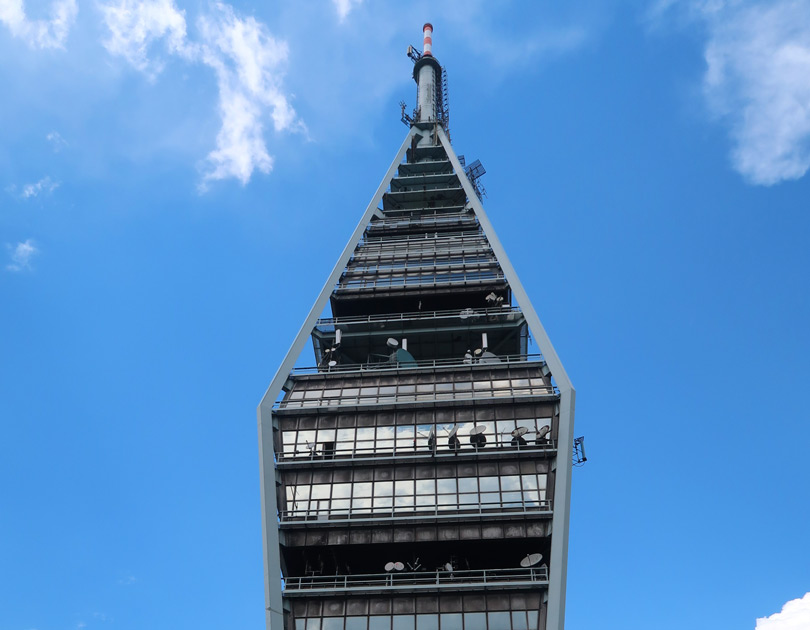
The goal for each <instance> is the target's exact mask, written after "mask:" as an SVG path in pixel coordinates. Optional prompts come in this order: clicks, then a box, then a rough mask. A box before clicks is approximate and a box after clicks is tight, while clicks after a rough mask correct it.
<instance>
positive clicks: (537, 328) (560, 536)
mask: <svg viewBox="0 0 810 630" xmlns="http://www.w3.org/2000/svg"><path fill="white" fill-rule="evenodd" d="M437 130H438V135H439V140H440V141H441V144H442V146H443V147H444V149H445V150H446V151H447V156H448V157H449V158H450V162H451V164H452V165H453V169H454V170H455V171H456V173H457V174H458V175H459V181H460V182H461V185H462V187H463V188H464V191H465V192H466V193H467V198H468V199H469V203H470V205H471V206H472V209H473V211H474V212H475V215H476V216H477V217H478V221H479V223H480V224H481V229H482V230H483V231H484V233H485V234H486V236H487V239H488V240H489V243H490V245H491V246H492V250H493V252H494V253H495V258H497V259H498V262H499V263H500V265H501V269H502V270H503V274H504V277H505V278H506V280H507V282H508V283H509V286H510V287H511V289H512V294H513V295H514V296H515V299H516V300H517V303H518V306H520V308H521V309H522V310H523V314H524V317H525V318H526V322H527V323H528V325H529V330H531V331H532V334H533V335H534V339H535V342H536V343H537V346H538V347H539V348H540V352H541V353H542V354H543V358H545V360H546V363H547V364H548V367H549V369H550V370H551V374H552V376H553V377H554V380H555V381H556V383H557V386H558V387H559V389H560V428H559V435H558V444H559V451H558V457H557V475H556V480H555V484H554V505H555V507H554V521H553V525H552V536H551V541H552V542H551V561H550V568H551V580H550V587H549V602H548V616H547V628H548V629H549V630H563V628H564V624H565V582H566V579H567V573H568V566H567V565H568V521H569V511H570V503H571V455H572V452H571V451H572V449H573V442H574V401H575V398H576V395H575V391H574V387H573V385H572V384H571V381H570V379H569V378H568V375H567V374H566V372H565V369H564V368H563V365H562V362H561V361H560V359H559V357H558V356H557V352H556V351H555V350H554V346H553V345H552V343H551V340H550V339H549V338H548V335H547V334H546V330H545V328H544V327H543V324H542V323H541V322H540V318H539V317H538V315H537V312H536V311H535V310H534V307H533V306H532V303H531V301H530V300H529V296H528V295H527V294H526V290H525V289H524V288H523V284H522V283H521V282H520V279H519V278H518V275H517V272H516V271H515V269H514V267H512V263H511V262H510V261H509V257H508V256H507V255H506V251H505V250H504V248H503V245H501V242H500V240H499V239H498V236H497V234H496V233H495V230H494V228H493V227H492V223H491V222H490V220H489V217H488V216H487V214H486V212H485V211H484V206H483V205H482V204H481V201H480V199H478V195H477V194H476V193H475V189H474V187H473V185H472V183H471V182H470V180H469V179H468V178H467V176H466V174H465V172H464V168H463V167H462V166H461V163H460V162H459V160H458V156H456V153H455V151H454V150H453V146H452V145H451V144H450V139H449V138H448V137H447V134H446V133H445V131H444V129H443V128H442V127H440V126H439V127H437ZM462 175H463V176H462ZM560 499H562V500H560Z"/></svg>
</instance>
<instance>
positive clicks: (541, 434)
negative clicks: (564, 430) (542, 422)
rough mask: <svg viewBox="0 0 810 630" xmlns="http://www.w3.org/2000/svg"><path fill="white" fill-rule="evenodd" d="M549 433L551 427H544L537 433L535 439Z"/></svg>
mask: <svg viewBox="0 0 810 630" xmlns="http://www.w3.org/2000/svg"><path fill="white" fill-rule="evenodd" d="M549 431H551V427H549V426H545V427H543V428H541V429H540V430H539V431H538V432H537V437H539V438H541V437H544V436H545V435H546V434H548V432H549Z"/></svg>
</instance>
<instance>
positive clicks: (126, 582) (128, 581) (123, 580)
mask: <svg viewBox="0 0 810 630" xmlns="http://www.w3.org/2000/svg"><path fill="white" fill-rule="evenodd" d="M137 581H138V578H136V577H135V576H134V575H126V576H124V577H122V578H121V579H120V580H118V583H119V584H123V585H124V586H128V585H130V584H135V582H137Z"/></svg>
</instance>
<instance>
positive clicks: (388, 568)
mask: <svg viewBox="0 0 810 630" xmlns="http://www.w3.org/2000/svg"><path fill="white" fill-rule="evenodd" d="M394 566H395V564H394V563H393V562H386V563H385V570H386V572H387V573H391V571H393V570H394Z"/></svg>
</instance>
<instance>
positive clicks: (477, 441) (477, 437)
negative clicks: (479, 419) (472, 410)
mask: <svg viewBox="0 0 810 630" xmlns="http://www.w3.org/2000/svg"><path fill="white" fill-rule="evenodd" d="M486 430H487V428H486V427H485V426H484V425H482V424H477V425H475V426H474V427H473V428H472V429H470V444H472V445H473V446H475V447H481V446H486V443H487V436H486V435H484V432H485V431H486Z"/></svg>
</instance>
